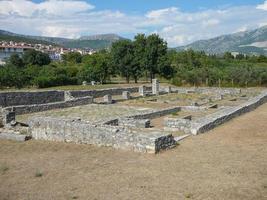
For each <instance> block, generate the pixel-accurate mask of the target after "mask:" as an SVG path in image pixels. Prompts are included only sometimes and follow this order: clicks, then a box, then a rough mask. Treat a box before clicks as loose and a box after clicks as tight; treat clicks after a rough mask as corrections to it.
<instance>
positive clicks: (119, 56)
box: [111, 40, 134, 83]
mask: <svg viewBox="0 0 267 200" xmlns="http://www.w3.org/2000/svg"><path fill="white" fill-rule="evenodd" d="M133 53H134V51H133V43H132V42H131V41H129V40H120V41H117V42H115V43H113V44H112V47H111V56H112V60H113V64H114V65H115V66H116V67H117V68H118V71H119V73H120V74H121V76H123V77H125V78H126V82H127V83H129V82H130V77H131V75H132V66H133V57H134V54H133Z"/></svg>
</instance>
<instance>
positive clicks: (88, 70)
mask: <svg viewBox="0 0 267 200" xmlns="http://www.w3.org/2000/svg"><path fill="white" fill-rule="evenodd" d="M83 63H84V69H83V71H82V74H81V75H82V78H83V80H86V81H100V82H101V84H102V83H105V82H106V81H107V80H108V79H109V78H110V75H111V74H112V69H111V67H110V55H109V53H107V52H105V51H102V52H98V53H95V54H93V55H88V56H85V57H84V58H83Z"/></svg>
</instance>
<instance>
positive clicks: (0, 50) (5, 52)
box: [0, 45, 32, 64]
mask: <svg viewBox="0 0 267 200" xmlns="http://www.w3.org/2000/svg"><path fill="white" fill-rule="evenodd" d="M29 49H32V47H29V46H10V45H0V63H2V64H4V63H5V61H6V60H7V59H8V58H9V57H10V56H11V55H12V54H18V55H19V56H22V55H23V53H24V52H25V51H27V50H29Z"/></svg>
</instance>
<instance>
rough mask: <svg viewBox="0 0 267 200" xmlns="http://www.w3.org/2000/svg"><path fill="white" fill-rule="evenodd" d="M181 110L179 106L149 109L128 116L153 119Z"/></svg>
mask: <svg viewBox="0 0 267 200" xmlns="http://www.w3.org/2000/svg"><path fill="white" fill-rule="evenodd" d="M178 111H181V107H173V108H166V109H162V110H155V111H149V112H147V113H144V114H139V115H133V116H129V117H128V118H132V119H154V118H158V117H161V116H164V115H169V114H172V113H175V112H178Z"/></svg>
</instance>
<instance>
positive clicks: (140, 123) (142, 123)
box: [118, 118, 150, 128]
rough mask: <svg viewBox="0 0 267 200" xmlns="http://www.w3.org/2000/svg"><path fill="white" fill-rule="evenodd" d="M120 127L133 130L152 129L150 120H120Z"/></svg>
mask: <svg viewBox="0 0 267 200" xmlns="http://www.w3.org/2000/svg"><path fill="white" fill-rule="evenodd" d="M118 125H119V126H124V127H132V128H150V120H149V119H131V118H124V119H119V120H118Z"/></svg>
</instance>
